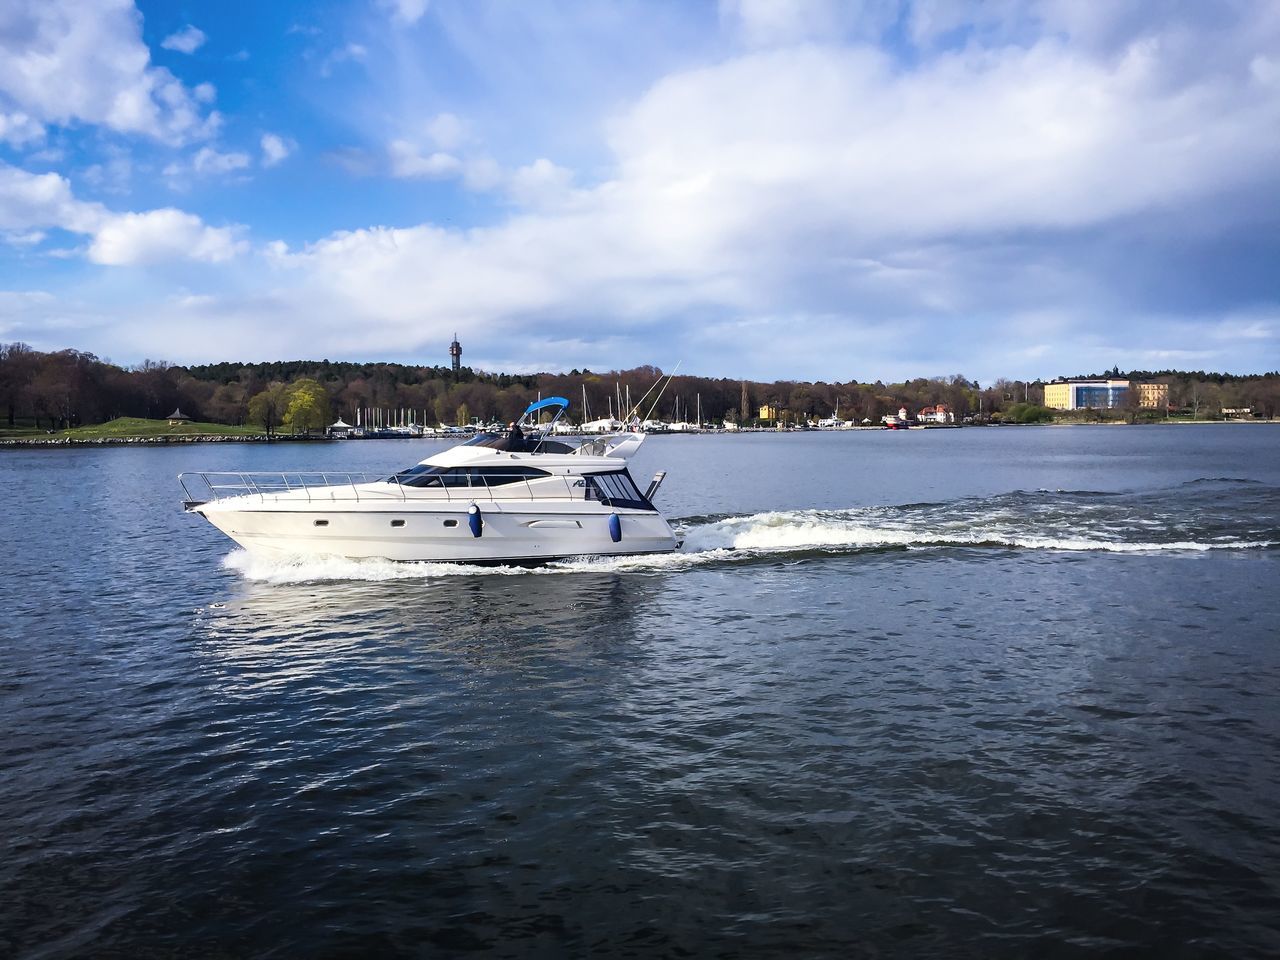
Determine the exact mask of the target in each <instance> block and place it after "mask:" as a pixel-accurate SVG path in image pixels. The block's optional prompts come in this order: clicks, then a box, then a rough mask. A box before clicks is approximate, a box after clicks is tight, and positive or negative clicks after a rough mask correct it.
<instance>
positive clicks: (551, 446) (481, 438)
mask: <svg viewBox="0 0 1280 960" xmlns="http://www.w3.org/2000/svg"><path fill="white" fill-rule="evenodd" d="M459 446H463V447H488V448H489V449H490V450H510V451H511V452H512V453H573V447H571V446H569V445H568V444H567V443H560V442H559V441H557V440H543V441H541V442H539V440H538V435H537V434H536V433H534V434H530V435H528V436H526V437H525V438H524V439H523V440H517V441H516V442H515V445H514V446H513V445H512V444H511V438H510V436H509V435H508V434H505V433H478V434H476V435H475V436H474V437H472V438H471V439H470V440H468V441H467V442H466V443H462V444H459Z"/></svg>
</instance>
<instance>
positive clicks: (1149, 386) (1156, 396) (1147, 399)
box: [1133, 383, 1169, 410]
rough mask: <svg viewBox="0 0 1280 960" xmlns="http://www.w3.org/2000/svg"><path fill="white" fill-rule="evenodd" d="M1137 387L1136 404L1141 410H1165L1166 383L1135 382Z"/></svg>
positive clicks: (1167, 388)
mask: <svg viewBox="0 0 1280 960" xmlns="http://www.w3.org/2000/svg"><path fill="white" fill-rule="evenodd" d="M1133 386H1135V387H1137V388H1138V406H1140V407H1141V408H1142V409H1143V410H1165V409H1168V407H1169V385H1168V384H1167V383H1136V384H1133Z"/></svg>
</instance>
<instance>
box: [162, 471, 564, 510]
mask: <svg viewBox="0 0 1280 960" xmlns="http://www.w3.org/2000/svg"><path fill="white" fill-rule="evenodd" d="M499 477H501V479H502V481H503V482H501V483H494V484H490V483H489V479H491V478H492V479H494V480H495V481H496V480H497V479H498V478H499ZM406 479H407V478H406ZM467 479H468V480H469V481H470V485H469V486H463V485H445V484H443V483H441V484H440V485H435V484H433V485H431V486H412V485H407V484H405V483H402V482H401V476H400V475H399V474H393V475H391V476H390V477H388V476H387V475H386V474H370V473H346V472H330V471H306V472H294V473H269V472H243V473H242V472H228V471H217V472H190V473H180V474H178V483H179V484H181V486H182V492H183V493H184V494H186V499H185V500H184V503H185V504H186V506H188V507H194V506H199V505H200V504H204V503H209V502H210V501H217V500H226V499H230V498H231V497H244V496H254V497H257V498H258V499H259V501H260V502H264V503H265V502H267V501H268V500H280V499H288V500H297V499H301V500H304V501H305V502H307V503H314V502H319V501H323V502H326V503H329V502H334V501H348V500H350V501H355V502H357V503H360V502H366V501H382V500H396V501H407V500H445V501H453V500H462V501H466V502H470V501H472V500H481V499H483V500H533V499H561V498H563V499H567V500H583V499H586V493H587V484H586V481H585V479H584V478H583V477H581V476H555V475H550V476H546V477H534V478H533V479H532V482H531V481H530V479H529V478H525V477H522V478H520V479H519V480H518V481H515V482H512V479H511V476H510V474H491V475H488V476H486V475H484V474H472V475H470V476H469V477H468V478H467ZM535 487H536V489H535Z"/></svg>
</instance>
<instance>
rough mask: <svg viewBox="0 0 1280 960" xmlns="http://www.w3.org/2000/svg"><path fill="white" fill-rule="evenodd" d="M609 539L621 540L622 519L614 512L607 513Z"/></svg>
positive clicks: (615, 541)
mask: <svg viewBox="0 0 1280 960" xmlns="http://www.w3.org/2000/svg"><path fill="white" fill-rule="evenodd" d="M609 539H611V540H612V541H613V542H614V543H619V542H621V540H622V521H621V520H619V519H618V515H617V514H616V513H611V514H609Z"/></svg>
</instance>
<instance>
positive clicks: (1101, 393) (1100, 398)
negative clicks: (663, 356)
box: [1044, 378, 1169, 410]
mask: <svg viewBox="0 0 1280 960" xmlns="http://www.w3.org/2000/svg"><path fill="white" fill-rule="evenodd" d="M1130 390H1135V391H1136V392H1137V396H1138V406H1139V407H1141V408H1142V409H1144V410H1159V409H1163V408H1166V407H1168V405H1169V385H1168V384H1167V383H1140V382H1137V381H1129V380H1119V379H1115V378H1109V379H1106V380H1056V381H1054V382H1053V383H1046V384H1045V386H1044V405H1045V406H1046V407H1050V408H1051V409H1054V410H1084V409H1094V410H1113V409H1115V408H1117V407H1122V406H1124V405H1125V403H1126V402H1127V401H1128V399H1129V391H1130Z"/></svg>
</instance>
